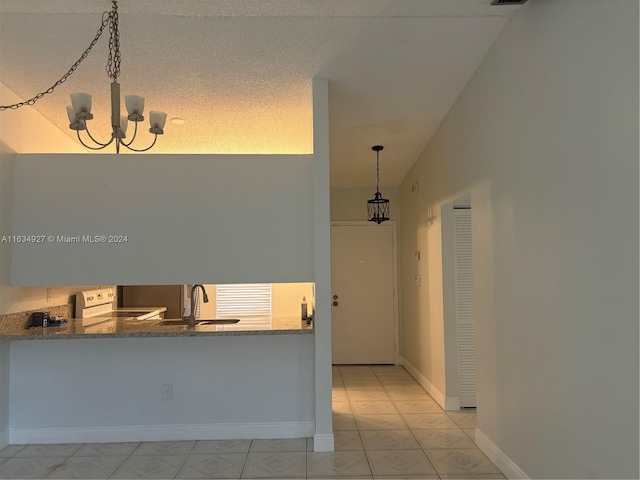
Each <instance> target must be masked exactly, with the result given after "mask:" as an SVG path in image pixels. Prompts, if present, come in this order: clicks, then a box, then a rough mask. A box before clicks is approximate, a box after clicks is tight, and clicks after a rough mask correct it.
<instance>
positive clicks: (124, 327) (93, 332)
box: [0, 316, 313, 340]
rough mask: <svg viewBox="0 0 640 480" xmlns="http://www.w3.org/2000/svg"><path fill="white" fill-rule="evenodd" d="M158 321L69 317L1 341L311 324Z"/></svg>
mask: <svg viewBox="0 0 640 480" xmlns="http://www.w3.org/2000/svg"><path fill="white" fill-rule="evenodd" d="M164 320H165V321H166V320H172V319H164ZM176 320H177V319H176ZM203 320H204V319H203ZM160 321H163V320H158V319H154V320H137V319H135V318H127V317H100V318H97V317H94V318H70V319H69V322H68V323H67V324H65V325H62V326H59V327H46V328H42V327H38V328H28V329H20V330H14V331H11V332H4V333H1V334H0V340H42V339H73V338H134V337H203V336H240V335H297V334H312V333H313V326H312V325H310V326H307V325H306V323H305V324H304V325H302V321H301V320H300V317H275V316H274V317H271V322H270V324H269V326H264V327H262V326H261V327H255V326H243V325H242V320H241V321H240V322H239V323H236V324H231V325H196V326H195V327H189V326H187V325H157V323H158V322H160ZM200 321H202V320H200ZM0 331H1V329H0Z"/></svg>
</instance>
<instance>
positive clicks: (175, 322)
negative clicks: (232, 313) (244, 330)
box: [155, 318, 240, 326]
mask: <svg viewBox="0 0 640 480" xmlns="http://www.w3.org/2000/svg"><path fill="white" fill-rule="evenodd" d="M239 321H240V319H239V318H221V319H214V320H198V321H197V322H196V325H229V324H231V323H238V322H239ZM155 325H160V326H182V325H184V326H188V325H189V322H188V321H187V320H180V319H176V320H162V321H161V322H157V323H155Z"/></svg>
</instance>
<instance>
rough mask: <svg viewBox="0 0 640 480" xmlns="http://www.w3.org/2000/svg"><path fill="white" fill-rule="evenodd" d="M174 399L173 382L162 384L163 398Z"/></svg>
mask: <svg viewBox="0 0 640 480" xmlns="http://www.w3.org/2000/svg"><path fill="white" fill-rule="evenodd" d="M172 399H173V384H171V383H167V384H165V385H162V400H172Z"/></svg>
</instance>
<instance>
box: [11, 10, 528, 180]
mask: <svg viewBox="0 0 640 480" xmlns="http://www.w3.org/2000/svg"><path fill="white" fill-rule="evenodd" d="M118 3H119V12H120V35H121V45H122V47H121V49H122V73H121V76H120V79H119V80H120V83H121V86H122V93H123V95H126V94H130V93H133V94H138V95H142V96H144V97H145V98H146V105H145V109H146V110H147V112H148V110H163V111H166V112H167V113H168V117H169V119H172V118H177V119H183V120H184V121H185V123H184V124H174V123H172V122H171V121H169V122H168V123H167V127H166V128H165V135H164V136H163V137H161V138H160V139H159V141H158V144H157V146H156V147H155V148H154V149H153V151H154V152H155V153H174V152H181V153H309V152H311V151H312V131H311V127H312V125H311V79H312V78H314V77H324V78H328V79H329V82H330V92H329V93H330V142H331V150H330V152H331V184H332V186H334V187H360V186H371V185H373V184H375V155H374V154H373V152H372V151H371V146H372V145H374V144H382V145H384V146H385V150H384V151H383V152H382V154H381V177H382V178H381V184H382V185H383V186H397V185H399V184H400V182H401V181H402V179H403V178H404V176H405V175H406V173H407V171H408V170H409V168H410V167H411V165H412V164H413V163H414V162H415V160H416V158H417V157H418V155H419V154H420V152H421V151H422V150H423V149H424V148H425V146H426V145H427V143H428V142H429V140H430V138H431V136H432V135H433V133H434V132H435V130H436V129H437V127H438V125H439V124H440V122H441V121H442V120H443V118H444V116H445V115H446V114H447V112H448V111H449V109H450V108H451V106H452V105H453V103H454V102H455V100H456V98H457V97H458V95H459V94H460V92H461V91H462V89H463V88H464V86H465V85H466V83H467V81H468V80H469V79H470V78H471V76H472V75H473V73H474V71H475V70H476V69H477V68H478V66H479V65H480V63H481V62H482V60H483V58H484V57H485V55H486V54H487V52H488V51H489V49H490V48H491V46H492V44H493V43H494V41H495V40H496V38H497V37H498V36H499V34H500V32H501V31H502V29H503V28H504V27H505V25H506V24H507V22H508V21H509V18H510V17H511V16H512V15H513V14H514V13H515V12H516V11H517V9H518V8H523V7H514V6H502V7H492V6H490V5H489V3H490V0H190V1H184V0H120V1H119V2H118ZM110 9H111V1H107V0H29V1H25V0H2V1H0V82H2V83H4V84H5V85H6V86H7V87H8V88H9V89H11V90H13V91H14V92H15V93H16V94H18V95H19V96H20V97H21V98H23V99H27V98H30V97H32V96H33V95H35V94H36V93H38V92H41V91H43V90H46V89H47V88H48V87H49V86H50V85H52V84H53V83H54V82H55V81H56V80H58V79H59V78H60V77H61V76H62V75H63V74H64V73H66V72H67V70H68V69H69V67H70V66H71V65H72V64H73V63H74V62H75V61H76V60H77V59H78V58H79V57H80V55H81V53H82V52H83V51H84V50H85V48H86V47H87V46H88V45H89V43H90V42H91V40H92V39H93V37H94V36H95V33H96V31H97V29H98V27H99V25H100V20H101V13H102V12H103V11H106V10H110ZM107 40H108V32H105V34H103V36H102V37H101V39H100V40H99V41H98V43H97V44H96V46H95V47H94V49H93V51H92V52H91V53H90V54H89V56H88V57H87V59H86V60H85V61H84V62H83V63H82V64H81V65H80V67H79V68H78V70H77V71H76V72H75V73H74V74H73V75H72V76H71V77H70V78H69V79H68V80H67V81H66V82H65V83H64V84H62V85H61V86H60V87H59V88H58V89H57V90H56V91H55V92H54V93H53V94H51V95H47V96H45V97H44V98H42V99H41V100H40V101H39V102H38V103H36V104H35V106H34V108H35V109H36V110H38V111H39V112H40V113H41V114H42V115H44V117H46V118H47V119H48V120H49V121H51V122H52V123H53V124H55V125H56V126H58V127H59V128H60V129H61V130H63V131H65V132H68V134H69V135H70V136H73V137H75V132H72V131H70V130H69V129H68V123H69V122H68V119H67V116H66V111H65V107H66V106H67V105H69V104H70V101H69V94H70V93H71V92H74V91H84V92H87V93H91V94H93V104H94V109H93V112H94V115H95V118H94V120H92V124H91V125H92V127H93V130H94V131H95V133H96V136H98V137H100V138H106V137H108V135H109V130H108V124H109V121H108V118H109V114H110V113H109V83H110V80H109V78H108V77H107V75H106V72H105V65H106V60H107V51H108V49H107ZM144 133H146V129H145V130H144ZM34 134H37V132H34ZM149 137H150V135H148V134H147V135H143V138H144V140H148V139H149ZM143 143H145V142H143Z"/></svg>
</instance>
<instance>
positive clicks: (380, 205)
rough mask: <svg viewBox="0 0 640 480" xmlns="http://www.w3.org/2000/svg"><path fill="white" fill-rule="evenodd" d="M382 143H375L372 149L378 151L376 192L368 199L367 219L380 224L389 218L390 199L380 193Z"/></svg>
mask: <svg viewBox="0 0 640 480" xmlns="http://www.w3.org/2000/svg"><path fill="white" fill-rule="evenodd" d="M383 148H384V147H383V146H382V145H374V146H373V147H371V150H373V151H375V152H376V193H375V195H374V196H373V198H372V199H371V200H367V219H368V220H369V221H370V222H376V223H377V224H378V225H380V224H381V223H382V222H384V221H386V220H389V200H388V199H386V198H382V194H381V193H380V150H382V149H383Z"/></svg>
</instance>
